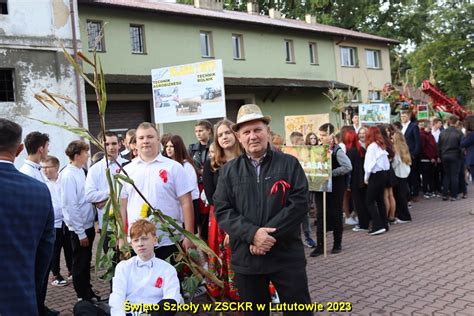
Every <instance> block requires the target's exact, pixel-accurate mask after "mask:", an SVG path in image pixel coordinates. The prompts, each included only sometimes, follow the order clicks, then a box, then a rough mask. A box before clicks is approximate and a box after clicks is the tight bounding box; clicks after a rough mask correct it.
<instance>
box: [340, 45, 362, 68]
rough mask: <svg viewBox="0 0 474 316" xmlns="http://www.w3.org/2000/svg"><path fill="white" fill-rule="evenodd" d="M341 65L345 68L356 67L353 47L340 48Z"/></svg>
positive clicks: (355, 53) (355, 54)
mask: <svg viewBox="0 0 474 316" xmlns="http://www.w3.org/2000/svg"><path fill="white" fill-rule="evenodd" d="M341 65H342V66H345V67H356V66H357V65H358V61H357V49H356V48H355V47H341Z"/></svg>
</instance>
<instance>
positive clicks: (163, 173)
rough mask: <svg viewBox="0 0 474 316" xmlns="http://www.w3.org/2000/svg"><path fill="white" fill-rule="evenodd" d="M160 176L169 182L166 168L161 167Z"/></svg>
mask: <svg viewBox="0 0 474 316" xmlns="http://www.w3.org/2000/svg"><path fill="white" fill-rule="evenodd" d="M159 174H160V178H161V179H162V180H163V182H164V183H166V182H168V173H167V172H166V170H165V169H161V170H160V171H159Z"/></svg>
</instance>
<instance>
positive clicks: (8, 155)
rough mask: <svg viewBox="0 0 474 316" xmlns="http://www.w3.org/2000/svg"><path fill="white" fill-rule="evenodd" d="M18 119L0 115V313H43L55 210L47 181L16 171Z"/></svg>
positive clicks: (19, 148)
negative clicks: (0, 279)
mask: <svg viewBox="0 0 474 316" xmlns="http://www.w3.org/2000/svg"><path fill="white" fill-rule="evenodd" d="M21 133H22V129H21V127H20V125H18V124H16V123H14V122H12V121H9V120H6V119H2V118H0V187H1V188H2V199H0V212H1V217H0V231H1V232H2V238H0V258H2V260H0V271H2V275H3V277H2V282H0V315H11V314H22V315H38V314H39V315H43V313H44V307H43V304H44V302H43V301H42V298H41V297H42V295H41V292H42V286H43V282H44V280H45V278H46V276H47V273H48V268H49V264H50V262H51V255H52V253H53V245H54V238H55V236H54V210H53V205H52V203H51V196H50V193H49V190H48V187H47V186H46V184H44V183H41V182H40V181H37V180H35V179H33V178H31V177H29V176H27V175H24V174H22V173H21V172H19V171H18V170H17V169H16V168H15V166H14V165H13V162H14V161H15V158H16V157H17V156H18V155H19V154H20V152H21V151H22V150H23V144H21Z"/></svg>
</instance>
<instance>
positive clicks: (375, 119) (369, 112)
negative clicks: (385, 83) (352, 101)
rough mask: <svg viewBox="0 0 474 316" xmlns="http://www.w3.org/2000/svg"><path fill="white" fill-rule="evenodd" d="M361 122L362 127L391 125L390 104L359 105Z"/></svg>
mask: <svg viewBox="0 0 474 316" xmlns="http://www.w3.org/2000/svg"><path fill="white" fill-rule="evenodd" d="M359 121H360V124H362V125H375V124H384V123H387V124H390V104H388V103H369V104H359Z"/></svg>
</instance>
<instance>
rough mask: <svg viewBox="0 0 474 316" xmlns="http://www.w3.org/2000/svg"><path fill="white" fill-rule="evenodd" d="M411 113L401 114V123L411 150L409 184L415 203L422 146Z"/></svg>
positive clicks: (418, 188) (418, 187) (404, 112)
mask: <svg viewBox="0 0 474 316" xmlns="http://www.w3.org/2000/svg"><path fill="white" fill-rule="evenodd" d="M411 115H412V112H411V111H402V112H400V121H401V123H402V130H401V131H402V133H403V135H404V136H405V140H406V143H407V145H408V149H410V155H411V171H410V176H409V178H408V184H409V186H410V194H411V197H412V198H411V200H412V201H413V202H417V201H418V195H419V191H420V173H419V170H418V159H419V157H420V152H421V144H420V129H419V128H418V124H417V123H416V122H413V121H411Z"/></svg>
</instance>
